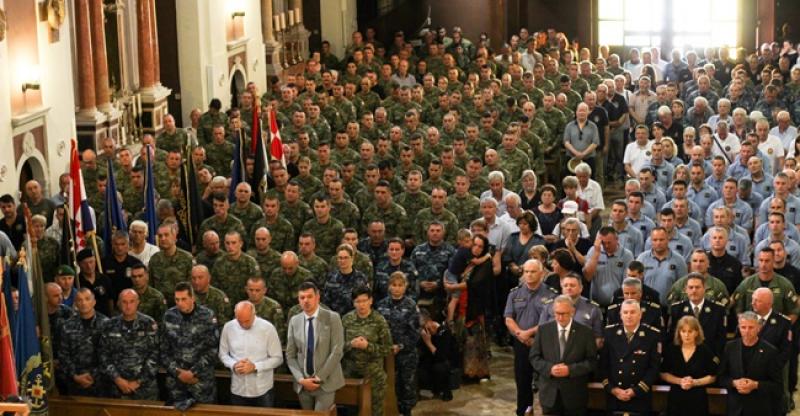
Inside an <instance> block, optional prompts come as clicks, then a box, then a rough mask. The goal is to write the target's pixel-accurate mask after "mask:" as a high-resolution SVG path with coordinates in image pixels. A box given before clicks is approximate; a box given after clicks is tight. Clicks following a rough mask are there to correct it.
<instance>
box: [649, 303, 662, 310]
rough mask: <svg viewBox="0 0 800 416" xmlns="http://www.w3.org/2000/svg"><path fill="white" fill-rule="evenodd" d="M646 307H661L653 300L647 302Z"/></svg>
mask: <svg viewBox="0 0 800 416" xmlns="http://www.w3.org/2000/svg"><path fill="white" fill-rule="evenodd" d="M647 307H648V308H653V309H661V305H660V304H658V303H655V302H648V303H647Z"/></svg>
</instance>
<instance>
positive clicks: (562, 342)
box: [558, 328, 567, 358]
mask: <svg viewBox="0 0 800 416" xmlns="http://www.w3.org/2000/svg"><path fill="white" fill-rule="evenodd" d="M559 332H560V334H559V335H558V348H559V349H560V350H561V358H564V350H565V349H566V348H567V329H566V328H561V330H560V331H559Z"/></svg>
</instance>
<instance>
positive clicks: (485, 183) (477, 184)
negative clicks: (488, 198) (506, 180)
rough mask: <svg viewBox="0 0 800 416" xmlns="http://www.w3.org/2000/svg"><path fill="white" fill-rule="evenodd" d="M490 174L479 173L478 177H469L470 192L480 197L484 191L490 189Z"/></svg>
mask: <svg viewBox="0 0 800 416" xmlns="http://www.w3.org/2000/svg"><path fill="white" fill-rule="evenodd" d="M487 176H488V175H485V174H479V175H478V176H477V177H476V178H469V177H468V179H469V193H470V194H472V195H474V196H476V197H478V198H480V197H481V194H482V193H483V192H484V191H488V190H489V180H488V179H486V177H487Z"/></svg>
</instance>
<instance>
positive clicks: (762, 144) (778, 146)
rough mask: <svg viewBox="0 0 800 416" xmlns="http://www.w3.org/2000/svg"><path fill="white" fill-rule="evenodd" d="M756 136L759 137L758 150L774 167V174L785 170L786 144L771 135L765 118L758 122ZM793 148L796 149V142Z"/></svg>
mask: <svg viewBox="0 0 800 416" xmlns="http://www.w3.org/2000/svg"><path fill="white" fill-rule="evenodd" d="M755 130H756V136H758V150H760V151H761V153H762V154H763V155H764V156H766V158H767V159H768V160H769V162H770V166H772V172H771V173H772V174H773V175H774V174H776V173H777V172H780V171H781V170H782V169H783V160H784V154H785V152H784V144H783V143H781V139H779V138H777V137H775V136H773V135H771V134H769V122H768V121H767V119H765V118H761V119H758V121H756V128H755ZM791 146H792V147H794V140H792V143H791Z"/></svg>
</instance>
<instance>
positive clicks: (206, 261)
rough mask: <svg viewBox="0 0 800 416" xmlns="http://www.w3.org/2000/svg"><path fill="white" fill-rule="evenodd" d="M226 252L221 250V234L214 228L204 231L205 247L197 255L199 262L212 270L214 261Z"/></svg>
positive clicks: (196, 259)
mask: <svg viewBox="0 0 800 416" xmlns="http://www.w3.org/2000/svg"><path fill="white" fill-rule="evenodd" d="M224 254H225V253H224V252H223V251H222V250H220V247H219V236H218V235H217V232H216V231H214V230H208V231H206V232H205V233H203V249H202V250H200V251H198V253H197V256H195V261H196V262H197V264H202V265H204V266H206V267H208V269H209V270H211V269H212V268H213V267H214V263H216V261H217V260H219V259H220V257H222V256H223V255H224Z"/></svg>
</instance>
